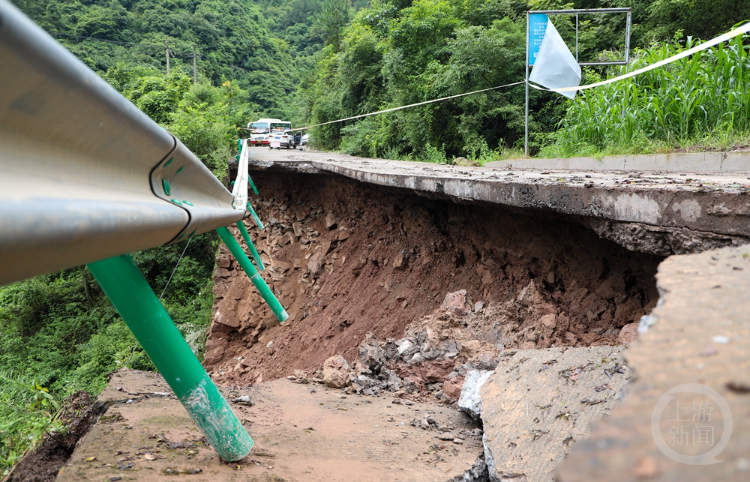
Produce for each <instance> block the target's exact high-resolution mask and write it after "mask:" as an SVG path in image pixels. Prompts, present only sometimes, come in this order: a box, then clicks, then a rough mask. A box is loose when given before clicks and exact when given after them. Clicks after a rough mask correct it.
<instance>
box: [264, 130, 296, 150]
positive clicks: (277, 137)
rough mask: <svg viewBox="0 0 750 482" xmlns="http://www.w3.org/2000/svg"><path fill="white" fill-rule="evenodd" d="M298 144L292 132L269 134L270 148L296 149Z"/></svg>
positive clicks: (277, 131)
mask: <svg viewBox="0 0 750 482" xmlns="http://www.w3.org/2000/svg"><path fill="white" fill-rule="evenodd" d="M295 146H296V143H295V142H294V134H292V132H291V131H279V130H276V131H271V133H269V134H268V147H269V148H271V149H273V148H274V147H275V148H276V149H281V148H282V147H283V148H285V149H294V147H295Z"/></svg>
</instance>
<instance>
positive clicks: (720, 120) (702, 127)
mask: <svg viewBox="0 0 750 482" xmlns="http://www.w3.org/2000/svg"><path fill="white" fill-rule="evenodd" d="M749 40H750V37H748V36H744V37H736V38H735V39H733V40H731V41H730V42H728V43H725V44H721V45H718V46H716V47H713V48H710V49H707V50H705V51H702V52H699V53H696V54H694V55H692V56H691V57H688V58H685V59H681V60H678V61H677V62H674V63H671V64H669V65H667V66H665V67H662V68H659V69H656V70H652V71H650V72H647V73H644V74H641V75H639V76H637V77H634V78H630V79H627V80H623V81H620V82H615V83H613V84H608V85H606V86H603V87H598V88H595V89H591V90H588V91H582V93H580V94H579V95H578V96H577V98H576V99H575V100H574V101H572V102H571V104H570V108H569V109H568V112H567V114H566V116H565V118H564V119H563V120H562V121H561V123H560V129H559V130H558V131H557V132H556V133H555V135H554V137H553V138H554V143H553V144H551V145H549V146H547V147H545V148H543V149H542V151H541V152H540V157H571V156H595V157H601V156H602V155H610V154H636V153H638V154H648V153H664V152H675V151H694V150H728V149H731V148H732V147H734V146H737V145H745V144H747V143H748V140H749V139H750V89H748V88H747V86H748V85H750V58H749V57H748V50H750V47H749V46H748V45H746V44H747V43H748V41H749ZM695 44H696V43H695V42H694V41H693V40H692V39H688V40H687V42H685V45H684V46H681V45H679V44H678V43H676V42H673V43H667V44H663V45H661V46H657V47H655V48H653V49H647V50H639V51H636V52H635V57H636V60H635V61H634V63H633V65H632V66H631V69H633V70H635V69H639V68H641V67H645V66H647V65H650V64H652V63H655V62H658V61H660V60H663V59H665V58H667V57H671V56H672V55H675V54H677V53H679V52H681V51H683V50H685V49H688V48H691V47H693V46H694V45H695ZM621 72H622V71H620V72H612V74H613V76H614V75H615V74H616V75H619V74H620V73H621ZM598 80H600V79H599V78H598V77H597V75H596V74H595V73H594V72H593V71H591V70H587V71H586V72H585V83H590V82H596V81H598Z"/></svg>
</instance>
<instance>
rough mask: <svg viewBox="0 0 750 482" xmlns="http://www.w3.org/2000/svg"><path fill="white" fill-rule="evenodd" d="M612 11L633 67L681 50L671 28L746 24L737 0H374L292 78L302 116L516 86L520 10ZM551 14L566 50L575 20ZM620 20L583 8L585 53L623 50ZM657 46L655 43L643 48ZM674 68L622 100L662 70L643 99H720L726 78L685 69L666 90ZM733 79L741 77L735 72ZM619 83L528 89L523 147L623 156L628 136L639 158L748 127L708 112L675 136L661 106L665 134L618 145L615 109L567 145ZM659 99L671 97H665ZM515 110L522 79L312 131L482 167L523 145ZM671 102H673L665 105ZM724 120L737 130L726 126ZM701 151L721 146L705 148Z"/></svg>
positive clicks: (335, 142)
mask: <svg viewBox="0 0 750 482" xmlns="http://www.w3.org/2000/svg"><path fill="white" fill-rule="evenodd" d="M614 6H632V7H633V11H634V13H633V16H634V27H633V39H632V40H633V45H634V46H635V47H640V48H642V49H643V50H638V49H637V48H636V50H634V51H633V52H632V54H633V55H632V56H633V57H634V58H635V59H636V62H637V64H638V65H645V63H648V62H650V61H653V60H656V59H660V58H662V57H661V55H664V54H667V53H668V52H667V50H665V49H671V50H670V51H671V52H674V51H676V50H678V49H680V48H682V46H681V45H683V44H684V42H683V41H681V42H680V43H679V45H675V44H673V43H671V41H672V39H673V38H674V35H675V32H680V33H681V35H682V36H681V37H679V38H685V39H687V38H688V37H687V36H700V37H703V38H710V37H713V36H715V35H717V34H719V33H722V32H723V31H725V30H727V29H729V28H731V27H732V25H733V24H735V23H737V22H739V21H741V20H743V19H750V4H747V5H746V4H744V3H743V4H742V5H740V4H738V2H736V1H733V0H717V1H715V2H708V1H704V0H691V1H689V2H683V1H676V0H657V1H655V2H650V1H648V2H647V1H645V0H604V1H597V0H578V1H573V2H570V3H564V2H561V1H556V0H529V1H523V0H519V1H514V0H464V1H462V2H447V1H445V0H414V1H409V0H406V1H405V0H373V1H372V2H370V5H369V6H368V7H367V8H364V9H361V10H360V11H359V12H358V13H357V14H356V16H355V17H354V19H353V20H352V22H351V24H350V25H349V26H348V27H346V28H345V29H344V31H343V33H342V34H341V35H340V40H339V41H332V40H328V41H327V45H326V47H325V49H324V50H323V51H322V53H321V59H320V61H319V62H318V63H317V66H316V71H315V77H314V79H313V81H311V82H309V83H303V84H302V88H303V90H304V92H305V97H306V98H307V101H306V102H305V103H304V104H303V107H304V108H305V109H306V110H305V113H304V117H305V118H309V119H310V120H311V122H312V123H320V122H326V121H330V120H334V119H337V118H341V117H349V116H354V115H357V114H363V113H366V112H372V111H375V110H380V109H387V108H389V107H396V106H400V105H405V104H411V103H416V102H420V101H424V100H430V99H435V98H438V97H444V96H449V95H452V94H459V93H463V92H468V91H473V90H479V89H484V88H488V87H494V86H498V85H503V84H508V83H511V82H514V81H518V80H521V79H523V77H524V53H525V29H526V25H525V24H526V16H525V12H526V10H528V9H529V8H532V9H548V8H597V7H614ZM706 16H708V17H709V18H708V19H706ZM554 22H555V25H556V27H557V29H558V30H559V31H560V33H561V35H562V36H563V38H565V39H566V41H567V42H568V44H569V45H574V44H575V31H574V24H573V18H572V17H571V16H556V17H554ZM624 27H625V17H624V15H598V16H582V17H581V35H580V39H579V46H580V56H581V57H580V58H581V60H605V59H614V58H621V57H622V55H623V52H622V48H623V38H624ZM685 41H688V40H685ZM692 42H695V40H692ZM655 44H656V45H657V46H656V47H653V46H654V45H655ZM613 49H614V50H613ZM618 49H619V50H618ZM710 57H711V56H710V55H704V56H703V57H702V58H700V59H694V60H690V61H686V62H692V63H691V65H692V67H686V66H684V65H686V64H685V63H683V64H681V65H682V66H681V67H678V68H685V69H690V68H692V69H693V70H696V69H699V70H702V71H706V72H707V71H710V70H712V69H713V65H714V63H715V61H714V60H713V59H712V58H710ZM698 64H700V66H698ZM734 65H738V64H737V63H735V64H734ZM611 72H613V71H612V69H606V68H598V69H596V70H595V69H588V70H587V72H586V78H585V79H584V81H590V80H593V79H597V78H600V77H605V76H607V75H608V74H609V73H611ZM673 72H674V69H672V70H668V71H666V72H664V73H656V74H654V75H652V76H649V77H646V78H643V80H642V81H641V80H638V81H633V82H631V83H630V84H628V85H630V87H631V90H629V91H628V92H629V94H628V96H627V98H630V97H632V96H633V95H636V94H634V93H633V92H634V91H633V89H632V88H633V87H634V86H637V87H638V88H641V87H643V88H644V89H647V87H646V86H647V85H650V84H649V82H651V81H652V79H655V78H657V77H658V76H661V77H660V78H661V79H662V80H661V81H659V84H660V87H659V88H658V89H657V90H654V91H653V92H651V93H649V92H648V91H647V90H642V91H638V92H637V95H638V96H640V97H642V98H643V97H649V96H650V97H653V98H659V96H660V95H662V94H664V93H667V91H669V93H668V95H669V96H671V98H672V99H677V98H680V97H683V99H682V102H685V103H690V104H692V105H694V106H697V105H699V104H700V102H702V101H703V100H702V99H705V96H714V102H715V103H716V105H717V106H718V105H719V104H720V103H721V102H722V100H721V96H723V95H724V92H727V90H726V88H727V86H728V85H729V83H730V82H731V80H730V79H724V78H721V75H719V74H718V73H717V75H714V76H708V75H706V76H704V77H703V78H702V79H701V82H702V84H701V85H702V86H701V87H700V88H699V87H698V86H692V85H686V84H684V82H689V80H688V79H689V76H688V77H684V76H683V77H684V78H681V79H679V81H678V82H677V83H678V84H680V87H679V89H675V88H672V89H671V90H670V87H668V86H667V84H666V81H667V80H668V79H670V76H671V75H673V74H672V73H673ZM732 75H733V76H735V77H733V78H734V79H738V78H737V77H736V75H738V74H736V73H732ZM647 79H649V80H647ZM681 82H682V83H681ZM722 83H724V84H722ZM624 85H625V84H622V86H620V85H618V86H615V87H613V88H612V89H609V91H606V89H597V90H595V91H588V92H587V93H586V97H584V96H579V98H578V100H576V101H569V100H567V99H565V98H563V97H562V96H559V95H557V94H552V93H549V92H539V91H535V90H532V92H531V98H530V112H531V118H530V148H531V152H532V154H535V155H538V154H540V151H541V155H551V154H554V155H578V154H580V151H577V149H580V148H581V147H582V146H583V144H582V143H590V146H589V145H587V146H584V147H585V151H586V152H587V153H594V152H597V153H599V152H603V151H608V150H622V149H623V147H624V146H625V145H626V144H628V143H629V142H630V139H635V140H637V142H636V143H635V144H633V145H632V147H631V150H632V151H638V152H646V151H649V150H653V149H655V148H656V147H654V146H657V145H658V146H661V147H659V149H675V148H680V147H682V146H683V144H685V143H686V142H692V140H693V139H696V136H697V135H698V134H699V133H700V132H701V129H704V128H707V129H709V131H707V132H710V133H711V134H710V135H711V138H712V139H716V138H721V139H724V142H725V143H727V142H731V139H735V140H736V139H738V138H742V136H743V135H744V134H743V133H742V131H741V129H740V125H741V124H742V122H744V121H740V120H739V119H738V118H737V116H735V117H734V118H733V119H732V120H731V121H728V119H727V118H726V116H725V117H723V118H722V119H721V120H719V121H716V120H715V119H714V118H712V117H711V115H708V116H707V118H706V119H703V120H701V121H700V122H693V123H692V124H691V127H690V129H691V132H692V133H693V134H691V135H690V136H687V137H685V134H684V132H677V131H675V130H674V129H675V128H677V127H675V126H673V125H672V124H671V122H672V120H671V119H672V114H669V115H667V114H666V113H665V115H667V117H668V118H669V119H665V122H666V124H665V125H663V126H662V127H661V128H659V129H654V128H652V127H645V126H643V128H642V129H641V130H640V131H639V133H638V134H634V135H633V136H631V137H626V138H624V139H619V140H617V141H616V142H615V143H614V144H613V142H614V137H613V136H616V135H623V133H622V132H621V131H620V126H619V124H620V123H619V121H615V120H613V119H614V118H613V117H612V116H611V115H610V116H608V117H607V119H610V121H611V122H610V124H611V125H612V126H613V127H612V129H610V131H611V132H612V134H608V135H604V134H597V135H598V136H599V137H598V138H597V141H596V142H594V141H592V140H590V139H588V138H587V139H586V140H584V139H578V140H575V139H572V138H571V136H572V134H571V132H572V131H571V130H570V129H571V126H574V125H578V127H575V129H578V130H581V131H583V130H586V129H587V127H585V126H588V125H591V126H595V125H596V124H597V123H598V122H599V121H600V119H601V117H600V114H601V112H602V111H601V109H605V108H607V109H611V110H614V109H616V108H617V106H620V105H622V104H621V103H620V102H619V100H620V99H623V95H622V94H621V95H619V96H614V93H613V91H614V90H618V89H627V87H625V86H624ZM740 85H741V84H732V87H730V91H732V92H735V93H738V92H739V91H740V90H741V87H740ZM684 87H687V88H686V89H685V88H684ZM659 89H660V90H659ZM699 90H700V92H699ZM600 91H601V92H600ZM618 92H619V90H618ZM585 99H594V102H591V103H588V102H587V101H586V100H585ZM613 101H614V102H613ZM660 101H663V102H668V103H669V102H671V103H672V104H675V103H674V102H672V101H671V100H669V99H667V98H665V99H661V100H660ZM628 102H630V103H629V104H628V105H629V109H630V107H631V106H632V107H633V108H634V109H639V108H640V107H643V108H642V109H641V110H642V111H643V112H641V110H639V112H641V114H638V115H636V114H635V113H633V114H632V115H633V116H634V117H633V122H634V123H636V124H637V123H638V122H640V120H641V119H642V118H643V116H646V115H647V112H648V109H649V107H647V104H640V103H639V104H637V105H638V106H640V107H636V105H635V104H633V101H632V100H628ZM638 102H640V100H639V101H638ZM523 104H524V86H523V85H520V86H516V87H511V88H507V89H501V90H496V91H491V92H485V93H482V94H477V95H472V96H468V97H463V98H459V99H455V100H450V101H447V102H442V103H436V104H430V105H426V106H423V107H417V108H413V109H407V110H403V111H398V112H393V113H389V114H383V115H380V116H377V117H369V118H366V119H362V120H358V121H352V122H348V123H345V124H333V125H328V126H323V127H320V128H317V129H315V131H314V132H313V137H314V139H315V140H316V142H317V144H318V145H319V146H321V147H323V148H325V149H341V150H344V151H345V152H349V153H351V154H356V155H362V156H374V157H386V158H395V159H411V160H421V161H432V162H445V161H447V160H450V159H452V158H454V157H456V156H465V157H469V158H471V159H474V160H479V161H480V162H483V161H485V160H489V159H497V158H503V157H517V156H518V155H519V149H520V148H521V147H522V145H523V131H524V125H523V121H524V119H523ZM596 106H598V107H596ZM676 108H677V107H676V106H674V105H673V106H672V107H670V108H669V109H676ZM695 108H696V109H697V107H695ZM597 109H599V110H597ZM733 112H737V115H744V116H745V120H747V117H748V115H747V112H745V113H744V114H741V113H740V112H741V111H739V110H734V111H733ZM694 115H697V111H696V112H695V113H694ZM561 121H562V123H561ZM579 124H580V125H579ZM615 126H616V127H615ZM730 126H731V128H732V129H733V130H731V131H728V130H727V129H728V128H729V127H730ZM632 128H633V127H632V125H631V129H632ZM592 129H593V127H592ZM636 130H637V129H636ZM678 130H679V128H678ZM615 131H617V132H615ZM711 145H718V144H716V143H713V142H712V143H711Z"/></svg>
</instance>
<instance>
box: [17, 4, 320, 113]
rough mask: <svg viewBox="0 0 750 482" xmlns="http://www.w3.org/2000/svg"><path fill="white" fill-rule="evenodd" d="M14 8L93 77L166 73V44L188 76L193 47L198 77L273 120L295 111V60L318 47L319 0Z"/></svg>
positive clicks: (297, 74) (173, 64)
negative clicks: (112, 72) (147, 70)
mask: <svg viewBox="0 0 750 482" xmlns="http://www.w3.org/2000/svg"><path fill="white" fill-rule="evenodd" d="M14 3H15V4H16V5H17V6H18V7H19V8H21V10H23V11H24V12H25V13H26V14H27V15H29V16H30V17H31V18H32V19H34V20H35V21H36V22H37V23H38V24H39V25H41V26H42V27H43V28H44V29H45V30H47V31H48V32H50V33H51V34H52V35H54V36H55V37H56V38H57V39H58V41H59V42H60V43H62V44H63V45H64V46H66V47H67V48H69V49H70V50H71V51H72V52H73V53H74V54H76V55H77V56H78V57H79V58H80V59H81V60H83V61H84V62H86V63H87V64H88V65H89V66H90V67H91V68H93V69H94V70H96V71H99V72H105V71H107V70H108V69H110V68H112V67H114V66H116V65H118V64H120V65H123V66H125V67H128V68H132V67H136V66H139V67H151V68H153V69H154V70H155V71H158V72H164V73H166V48H165V41H168V42H169V48H170V50H171V54H172V58H171V59H170V64H171V67H172V68H173V69H174V68H177V69H181V70H182V71H183V72H185V73H187V74H189V75H190V76H192V69H193V47H195V49H196V52H197V55H199V56H200V57H199V58H198V60H197V64H198V72H199V76H200V77H201V78H202V79H204V78H205V79H206V80H208V81H210V82H211V83H213V84H214V85H219V84H221V83H223V82H224V81H227V80H231V81H234V82H236V83H237V84H238V85H239V87H241V88H242V89H244V90H246V91H247V97H246V98H245V99H242V100H243V101H245V102H247V104H248V107H249V108H250V109H252V110H255V111H262V112H263V113H264V114H267V115H271V116H275V117H280V118H291V117H294V116H295V115H296V113H297V111H298V109H297V108H296V95H295V94H296V90H297V85H298V83H299V80H300V69H299V68H297V63H298V62H297V61H299V62H300V63H302V64H303V65H306V64H305V59H306V58H308V57H310V56H312V55H313V53H314V52H315V50H316V49H317V48H318V46H319V45H321V44H322V41H321V40H320V39H319V38H318V37H315V36H313V35H310V32H309V30H310V28H311V26H312V23H313V13H314V12H315V10H317V9H318V8H319V7H320V5H321V4H322V0H291V1H289V0H287V1H283V2H278V1H277V2H274V1H273V0H269V1H268V2H251V1H246V0H176V1H161V0H109V1H91V0H82V1H69V0H17V1H16V2H14ZM269 10H273V12H272V15H271V18H270V20H269V17H268V16H267V11H269ZM272 30H273V31H272ZM307 64H309V61H308V62H307Z"/></svg>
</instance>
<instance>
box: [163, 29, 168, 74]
mask: <svg viewBox="0 0 750 482" xmlns="http://www.w3.org/2000/svg"><path fill="white" fill-rule="evenodd" d="M164 46H165V47H166V48H167V75H169V39H166V38H165V39H164Z"/></svg>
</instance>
